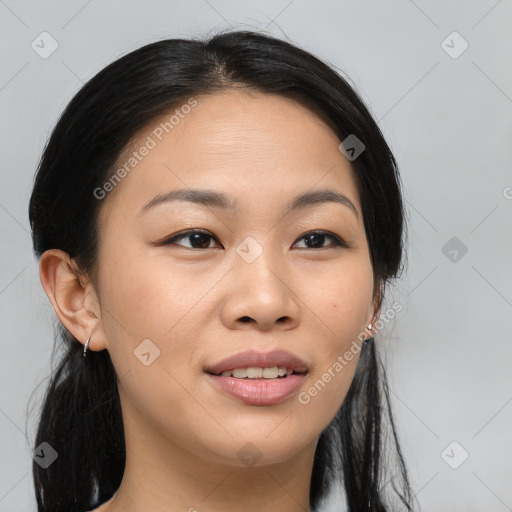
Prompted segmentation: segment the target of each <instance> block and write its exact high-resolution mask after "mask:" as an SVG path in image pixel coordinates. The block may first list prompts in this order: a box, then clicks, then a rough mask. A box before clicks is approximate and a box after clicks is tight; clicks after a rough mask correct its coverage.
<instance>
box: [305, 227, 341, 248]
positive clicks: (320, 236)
mask: <svg viewBox="0 0 512 512" xmlns="http://www.w3.org/2000/svg"><path fill="white" fill-rule="evenodd" d="M329 238H330V239H331V240H334V245H335V246H336V247H348V245H347V244H346V243H345V241H344V240H342V239H341V238H340V237H339V236H337V235H335V234H334V233H330V232H329V231H311V232H309V233H306V234H305V235H302V237H301V238H299V240H302V239H304V240H307V245H308V247H305V249H325V248H328V247H329V246H325V245H323V244H324V242H325V240H326V239H329Z"/></svg>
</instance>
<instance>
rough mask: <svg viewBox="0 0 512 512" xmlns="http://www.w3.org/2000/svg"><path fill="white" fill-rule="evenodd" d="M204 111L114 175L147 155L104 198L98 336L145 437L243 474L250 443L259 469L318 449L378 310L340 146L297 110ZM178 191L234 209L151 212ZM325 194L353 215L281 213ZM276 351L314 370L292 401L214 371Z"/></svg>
mask: <svg viewBox="0 0 512 512" xmlns="http://www.w3.org/2000/svg"><path fill="white" fill-rule="evenodd" d="M195 100H196V101H197V104H196V105H195V106H194V107H193V108H190V109H182V111H181V113H182V115H181V116H178V117H177V118H176V119H179V121H178V122H176V119H174V123H175V124H173V128H172V130H170V129H169V128H168V131H169V133H166V131H165V130H162V128H161V125H160V122H162V123H164V122H165V121H168V119H169V117H170V115H166V116H165V117H164V118H162V119H159V120H157V121H155V122H154V123H152V124H151V126H148V128H147V130H146V131H144V133H141V134H140V136H139V137H138V138H137V140H136V141H134V143H133V144H132V145H131V146H130V148H129V149H128V150H127V151H125V153H124V154H123V155H122V156H121V158H120V159H119V161H118V165H117V166H116V169H118V168H120V167H121V166H122V165H123V164H124V163H125V162H127V161H128V159H129V158H130V156H133V151H138V155H139V157H140V160H139V159H137V164H136V165H135V166H133V167H131V170H130V172H129V173H126V176H125V177H124V178H123V179H122V180H121V182H120V183H118V184H117V185H116V186H115V187H114V189H113V190H112V191H110V192H109V193H108V194H107V195H106V197H105V198H104V199H103V200H102V201H103V204H102V209H101V212H100V217H99V231H100V234H99V236H100V246H99V256H98V279H99V288H98V290H96V291H95V292H96V293H97V298H98V304H100V306H99V313H100V315H99V325H100V327H99V330H98V331H97V333H96V334H94V335H93V338H94V337H95V338H96V339H97V340H98V339H104V340H105V348H107V350H108V351H109V354H110V356H111V358H112V361H113V364H114V366H115V369H116V372H117V374H118V377H119V379H120V381H119V390H120V395H121V402H122V407H123V414H124V416H125V421H126V422H128V424H129V425H128V426H129V428H128V430H129V431H130V432H131V433H133V435H136V434H135V433H136V432H139V433H140V435H141V436H142V435H143V434H142V433H143V432H148V431H151V432H152V433H153V434H154V433H155V432H157V433H158V434H159V436H158V438H159V439H161V440H165V442H166V443H170V444H171V445H173V446H175V447H179V450H181V451H183V452H188V453H190V454H193V455H194V456H196V457H201V458H202V459H204V460H205V461H210V462H220V463H223V464H227V465H237V466H240V464H241V459H240V454H239V451H240V450H241V449H242V450H243V449H248V448H244V447H247V446H248V445H247V444H246V443H249V442H250V443H252V444H253V445H254V446H255V447H256V448H255V450H257V453H258V454H259V457H261V459H260V462H259V464H264V463H269V464H270V463H275V462H279V461H284V460H287V459H290V458H292V457H293V456H295V455H297V454H298V453H299V452H300V451H301V450H305V449H306V447H308V446H311V445H312V443H313V444H314V443H316V441H317V439H318V436H319V435H320V433H321V431H322V430H323V429H324V428H325V427H326V426H327V425H328V424H329V422H330V421H331V420H332V418H333V416H334V415H335V414H336V412H337V411H338V409H339V408H340V406H341V405H342V403H343V400H344V398H345V395H346V393H347V391H348V388H349V386H350V383H351V381H352V379H353V376H354V372H355V369H356V366H357V362H358V358H359V349H357V350H356V349H354V347H355V346H356V345H355V344H354V342H356V343H357V347H359V346H360V340H359V339H358V335H360V334H361V332H364V330H365V328H366V326H367V324H368V323H369V322H370V321H371V320H372V317H373V316H374V313H375V311H374V309H373V304H372V299H373V286H374V282H373V274H372V266H371V263H370V258H369V251H368V245H367V240H366V236H365V230H364V225H363V219H362V210H361V205H360V201H359V194H358V189H357V185H356V180H355V175H354V171H353V169H352V168H351V166H350V162H349V161H348V160H347V159H346V158H345V156H344V155H343V154H342V153H341V152H340V151H339V149H338V145H339V143H340V140H339V139H338V138H337V137H336V136H335V135H334V133H333V132H332V131H331V130H330V129H329V128H328V127H327V126H326V125H325V124H324V123H323V122H322V121H321V120H320V119H319V118H318V117H317V116H316V115H315V114H314V113H312V112H311V111H309V110H308V109H307V108H305V107H303V106H301V105H299V104H298V103H296V102H294V101H292V100H289V99H285V98H283V97H280V96H274V95H266V94H259V93H250V94H249V93H247V92H240V91H229V92H222V93H218V94H215V95H209V96H197V97H195ZM184 103H185V102H184ZM185 111H186V112H188V113H186V115H185V114H183V112H185ZM159 127H160V130H159V129H158V128H159ZM156 134H159V136H157V135H156ZM148 136H149V137H150V139H151V140H152V141H153V142H154V143H155V145H154V147H151V149H150V150H149V151H147V152H146V151H144V150H142V151H139V149H140V148H141V146H142V145H144V144H147V147H149V146H153V144H152V143H151V142H149V143H148V141H149V140H150V139H148ZM160 139H161V140H160ZM141 153H147V154H146V155H145V156H142V155H141ZM133 163H134V162H133V161H132V164H133ZM180 189H185V190H187V189H202V190H206V189H208V190H210V191H214V192H215V193H217V194H223V195H225V196H227V199H228V202H232V203H233V204H232V205H231V206H232V208H226V207H221V205H220V204H218V202H209V203H207V204H199V203H197V202H194V201H189V200H185V199H183V198H182V199H176V200H174V201H162V202H154V203H153V205H152V206H151V207H148V208H146V209H144V206H145V205H147V204H148V203H149V202H151V200H152V199H153V198H155V197H156V196H158V195H161V194H166V193H168V192H172V191H177V190H180ZM327 189H329V190H332V191H333V192H335V193H338V194H340V195H342V196H345V198H348V200H349V201H350V202H351V203H352V205H353V207H354V209H352V208H351V207H349V206H347V204H349V203H348V201H346V200H345V204H343V202H339V201H334V200H330V201H323V202H316V203H314V204H311V203H308V204H304V203H303V204H302V207H301V206H300V205H299V207H296V208H294V209H291V210H289V211H288V210H285V208H286V207H287V206H288V205H289V204H291V203H292V202H293V200H294V199H295V198H296V196H299V195H301V194H305V193H311V192H315V191H320V190H327ZM210 197H211V196H210ZM235 203H236V204H235ZM224 206H226V205H224ZM313 231H314V232H317V233H316V234H315V233H312V232H313ZM273 349H281V350H285V351H288V352H290V353H292V354H294V355H295V356H297V357H299V358H300V359H302V360H303V361H304V362H305V363H306V366H307V373H306V375H305V376H302V377H301V376H299V377H298V378H296V380H297V382H298V384H297V385H298V388H296V389H294V390H292V391H291V395H289V396H288V397H287V398H285V399H282V400H280V401H277V402H274V403H260V404H256V403H250V399H248V400H249V401H247V400H245V401H244V400H243V399H240V398H236V397H234V396H232V395H231V394H228V393H226V392H224V391H223V390H221V389H220V388H219V387H218V386H217V385H216V383H215V382H213V380H212V378H211V376H210V375H209V374H207V373H206V372H205V368H208V367H210V366H212V365H214V364H215V363H217V362H219V361H221V360H222V359H224V358H226V357H228V356H231V355H234V354H238V353H240V352H244V351H246V350H256V351H258V352H269V351H271V350H273ZM347 351H349V352H351V353H352V358H350V359H349V358H347V357H344V354H346V353H347ZM340 358H343V361H344V362H340ZM336 362H338V364H336ZM245 366H247V365H245ZM257 366H258V365H257ZM340 366H341V369H340ZM327 373H328V374H329V375H327V376H326V374H327ZM329 377H330V378H329ZM286 378H288V377H286ZM279 380H280V381H281V380H283V379H279ZM318 381H320V384H318ZM315 383H317V384H316V388H315ZM312 389H313V391H311V390H312ZM315 390H316V392H315ZM135 425H136V427H135Z"/></svg>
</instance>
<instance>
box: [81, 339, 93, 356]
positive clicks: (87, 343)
mask: <svg viewBox="0 0 512 512" xmlns="http://www.w3.org/2000/svg"><path fill="white" fill-rule="evenodd" d="M90 339H91V337H90V336H89V337H88V338H87V340H86V341H85V345H84V353H83V354H82V355H83V356H84V357H85V356H86V352H87V349H88V348H89V340H90Z"/></svg>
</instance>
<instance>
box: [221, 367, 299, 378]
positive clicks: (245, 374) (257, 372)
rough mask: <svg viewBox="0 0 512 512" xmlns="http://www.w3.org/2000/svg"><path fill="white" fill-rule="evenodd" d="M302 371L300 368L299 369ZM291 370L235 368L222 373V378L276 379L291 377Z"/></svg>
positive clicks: (279, 368)
mask: <svg viewBox="0 0 512 512" xmlns="http://www.w3.org/2000/svg"><path fill="white" fill-rule="evenodd" d="M300 370H302V368H300ZM303 371H305V369H304V370H303ZM292 373H293V370H292V369H291V368H286V367H285V366H272V367H268V368H258V367H254V366H250V367H247V368H235V369H234V370H227V371H225V372H222V373H221V375H222V376H224V377H231V376H233V377H235V378H236V379H246V378H247V379H261V378H263V379H277V378H278V377H284V376H285V375H291V374H292Z"/></svg>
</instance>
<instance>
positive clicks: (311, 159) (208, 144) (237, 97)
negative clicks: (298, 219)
mask: <svg viewBox="0 0 512 512" xmlns="http://www.w3.org/2000/svg"><path fill="white" fill-rule="evenodd" d="M194 103H195V105H194ZM186 105H194V106H193V107H188V108H185V107H184V106H186ZM339 142H340V141H339V139H338V137H337V136H336V134H335V133H334V132H333V131H332V130H331V129H330V128H329V127H328V126H327V125H326V124H325V123H324V122H323V121H322V119H321V118H320V117H319V116H317V115H316V114H315V113H314V112H312V111H311V110H310V109H309V108H307V107H305V106H303V105H301V104H300V103H298V102H296V101H294V100H292V99H289V98H285V97H283V96H279V95H270V94H264V93H257V92H254V91H251V92H247V91H245V90H244V91H240V90H229V91H223V92H220V93H216V94H211V95H199V96H195V97H193V98H192V102H191V101H190V98H185V99H184V100H183V101H182V102H181V103H180V104H178V105H177V106H176V107H174V108H173V109H172V110H171V111H170V112H168V113H166V114H165V115H163V116H160V117H159V118H157V119H155V120H154V121H152V122H150V123H149V124H148V125H147V126H146V127H145V129H144V130H142V131H141V132H140V133H139V134H138V135H137V137H135V138H134V139H133V141H132V142H131V143H130V144H129V145H128V146H127V148H126V150H125V151H124V152H123V153H122V154H121V155H120V157H119V159H118V161H117V163H116V166H115V167H114V169H113V171H112V172H113V173H115V172H116V170H119V169H121V168H124V169H125V171H126V172H124V173H123V175H124V177H123V178H122V180H120V182H119V183H118V184H116V186H115V187H113V189H112V191H110V192H109V193H108V195H107V203H108V206H107V205H104V206H107V207H106V208H104V210H105V211H106V210H110V209H112V208H114V207H115V205H116V204H119V203H120V202H121V203H123V205H124V206H123V208H122V209H123V210H124V211H125V214H126V213H127V209H129V210H130V211H133V215H134V216H135V215H136V214H137V213H138V212H139V211H140V208H142V206H143V205H144V204H146V203H147V201H148V200H150V199H151V198H152V197H153V196H154V195H156V194H158V193H162V192H168V191H170V190H172V189H175V188H186V187H193V186H201V187H204V188H206V187H208V188H211V189H216V190H222V191H225V192H226V193H227V194H229V195H231V196H235V197H240V198H241V199H240V200H239V201H238V203H239V204H241V205H242V206H243V205H244V198H245V199H254V200H255V199H256V198H257V199H258V204H260V205H261V204H264V205H265V204H266V205H267V206H268V207H269V208H271V207H272V205H276V206H279V207H282V202H283V201H284V200H286V199H287V198H288V197H289V196H292V195H296V194H297V193H299V192H304V191H306V190H308V189H313V188H327V187H331V188H332V187H336V188H337V189H338V190H339V191H340V192H343V193H344V194H346V195H347V196H349V197H350V199H351V200H352V202H353V203H354V204H356V205H359V199H358V190H357V183H356V179H355V173H354V171H353V169H352V167H351V165H350V162H349V161H348V160H347V159H346V158H345V157H344V156H343V155H342V154H341V152H340V151H339V149H338V145H339ZM144 148H146V149H144ZM147 148H149V149H147ZM142 153H144V155H142ZM285 196H286V197H285ZM128 205H129V206H128ZM358 209H359V207H358Z"/></svg>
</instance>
